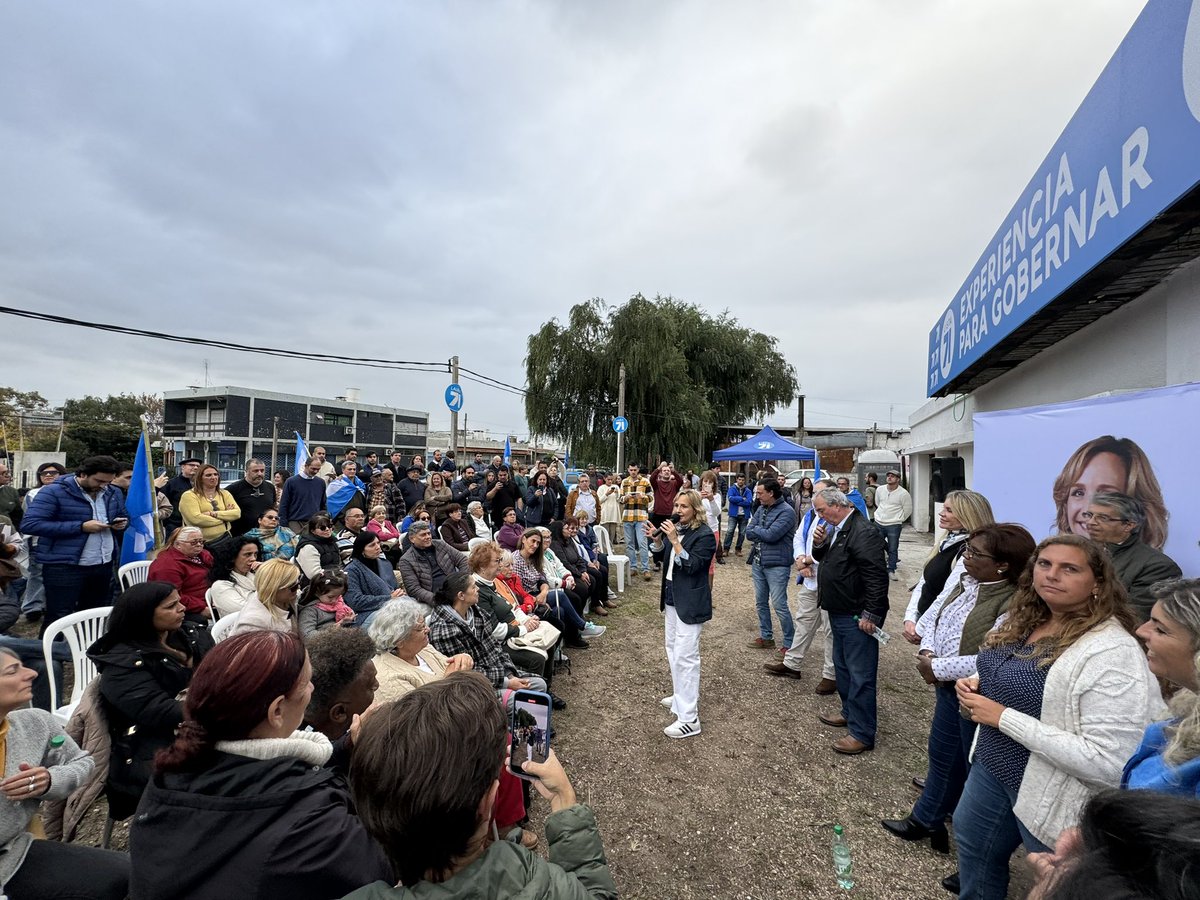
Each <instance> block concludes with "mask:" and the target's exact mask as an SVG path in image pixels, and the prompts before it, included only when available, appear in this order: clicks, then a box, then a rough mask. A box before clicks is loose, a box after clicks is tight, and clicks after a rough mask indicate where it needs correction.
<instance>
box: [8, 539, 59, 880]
mask: <svg viewBox="0 0 1200 900" xmlns="http://www.w3.org/2000/svg"><path fill="white" fill-rule="evenodd" d="M0 518H3V517H0ZM12 546H13V545H11V544H7V545H6V544H2V543H0V647H2V648H4V649H6V650H8V651H9V652H10V653H12V654H14V655H15V656H16V657H17V658H18V659H20V660H21V664H22V665H23V666H25V667H26V668H27V669H31V670H33V672H34V673H35V674H36V675H37V678H35V679H34V682H33V705H34V706H35V707H37V708H38V709H44V710H47V711H49V710H50V682H49V680H48V678H47V674H48V673H47V672H46V657H45V655H44V647H43V644H42V642H41V641H39V640H37V639H36V638H24V637H17V636H16V635H13V634H10V633H9V630H10V629H11V628H12V627H13V626H14V625H16V624H17V620H18V619H19V618H20V617H21V601H20V600H18V599H17V597H16V595H14V594H12V593H10V592H9V591H8V586H9V584H10V583H11V582H12V581H14V580H15V579H16V578H18V577H19V576H20V574H21V569H20V567H19V566H18V565H16V563H14V562H13V561H12V560H11V558H10V557H9V556H6V555H5V554H6V552H8V551H7V550H6V547H7V548H10V549H11V548H12ZM26 590H27V591H28V588H26ZM51 653H52V659H51V662H52V669H53V671H52V672H51V673H49V674H50V675H51V676H52V677H53V678H54V684H55V690H56V691H57V692H58V696H59V697H61V696H62V692H63V663H65V662H70V661H71V648H70V647H69V646H68V645H67V642H66V641H55V642H54V646H53V648H52V649H51ZM0 884H3V882H2V881H0Z"/></svg>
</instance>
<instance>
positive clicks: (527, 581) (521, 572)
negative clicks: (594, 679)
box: [512, 528, 599, 650]
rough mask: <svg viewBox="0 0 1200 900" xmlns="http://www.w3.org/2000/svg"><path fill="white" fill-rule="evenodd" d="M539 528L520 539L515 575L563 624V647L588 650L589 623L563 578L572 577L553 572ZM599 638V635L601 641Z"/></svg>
mask: <svg viewBox="0 0 1200 900" xmlns="http://www.w3.org/2000/svg"><path fill="white" fill-rule="evenodd" d="M548 543H549V542H548V541H547V540H546V539H545V537H544V536H543V535H542V532H541V529H540V528H530V529H529V530H528V531H526V532H525V533H524V534H522V535H521V547H520V550H519V551H518V552H517V553H515V554H513V557H512V561H513V572H514V573H515V574H516V575H517V577H518V578H520V579H521V586H522V587H523V588H524V589H525V590H526V591H527V592H528V593H529V594H530V595H532V596H533V597H534V598H536V599H537V601H538V602H539V603H544V604H546V606H548V607H549V608H550V610H551V611H553V613H554V615H555V616H557V617H558V619H559V621H560V622H562V623H563V629H564V630H563V643H565V644H566V645H567V647H570V648H572V649H575V650H586V649H587V648H588V642H587V641H585V640H584V639H583V637H582V634H583V633H584V632H585V631H586V629H587V628H588V626H589V623H588V622H586V621H585V620H584V618H583V616H581V615H580V614H579V611H578V610H577V609H576V608H575V604H574V603H573V602H572V600H571V597H570V596H569V595H568V594H567V592H566V590H565V588H564V583H565V582H564V577H565V578H566V579H570V578H571V574H570V573H569V572H567V571H566V570H565V569H563V570H562V571H561V573H560V572H558V571H556V570H555V569H552V568H551V567H550V565H549V563H548V560H547V553H548V552H549V550H548V549H547V544H548ZM598 636H599V635H597V637H598Z"/></svg>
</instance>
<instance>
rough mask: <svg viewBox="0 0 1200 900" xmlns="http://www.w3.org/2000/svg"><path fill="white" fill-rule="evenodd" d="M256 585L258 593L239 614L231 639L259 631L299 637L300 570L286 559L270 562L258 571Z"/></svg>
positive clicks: (256, 572) (255, 575) (255, 576)
mask: <svg viewBox="0 0 1200 900" xmlns="http://www.w3.org/2000/svg"><path fill="white" fill-rule="evenodd" d="M254 584H255V586H256V587H257V588H258V593H257V595H256V596H254V597H252V598H251V599H249V600H247V601H246V605H245V606H243V607H242V611H241V612H240V613H238V614H237V624H236V625H234V627H233V631H232V632H231V634H230V636H231V637H232V636H233V635H237V634H245V633H247V632H249V631H255V630H257V629H265V630H267V631H286V632H289V633H291V634H299V625H298V622H299V618H298V616H299V613H298V609H297V606H298V604H297V600H298V597H299V591H300V573H299V572H298V571H297V570H296V567H295V566H294V565H292V564H291V563H290V562H288V561H287V560H285V559H271V560H267V562H265V563H263V564H262V565H261V566H259V567H258V569H257V570H256V571H255V573H254Z"/></svg>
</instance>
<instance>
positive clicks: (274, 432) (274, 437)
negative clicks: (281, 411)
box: [251, 416, 279, 478]
mask: <svg viewBox="0 0 1200 900" xmlns="http://www.w3.org/2000/svg"><path fill="white" fill-rule="evenodd" d="M278 445H279V416H272V417H271V469H270V475H269V477H270V478H274V477H275V470H276V469H277V468H279V467H278V466H277V465H276V460H277V459H278V456H279V452H278ZM251 449H252V450H253V447H251Z"/></svg>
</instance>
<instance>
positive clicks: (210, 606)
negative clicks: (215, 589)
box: [204, 588, 220, 631]
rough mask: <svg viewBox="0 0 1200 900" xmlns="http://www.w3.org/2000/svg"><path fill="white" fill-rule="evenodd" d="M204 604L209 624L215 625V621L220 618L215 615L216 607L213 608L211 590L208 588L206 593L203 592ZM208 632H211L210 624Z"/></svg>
mask: <svg viewBox="0 0 1200 900" xmlns="http://www.w3.org/2000/svg"><path fill="white" fill-rule="evenodd" d="M204 603H205V604H206V605H207V606H208V621H209V622H210V623H214V624H215V623H216V621H217V619H219V618H220V616H218V615H217V610H216V607H214V606H213V602H212V588H209V589H208V590H207V591H205V592H204ZM209 630H210V631H211V630H212V625H211V624H210V625H209Z"/></svg>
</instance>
